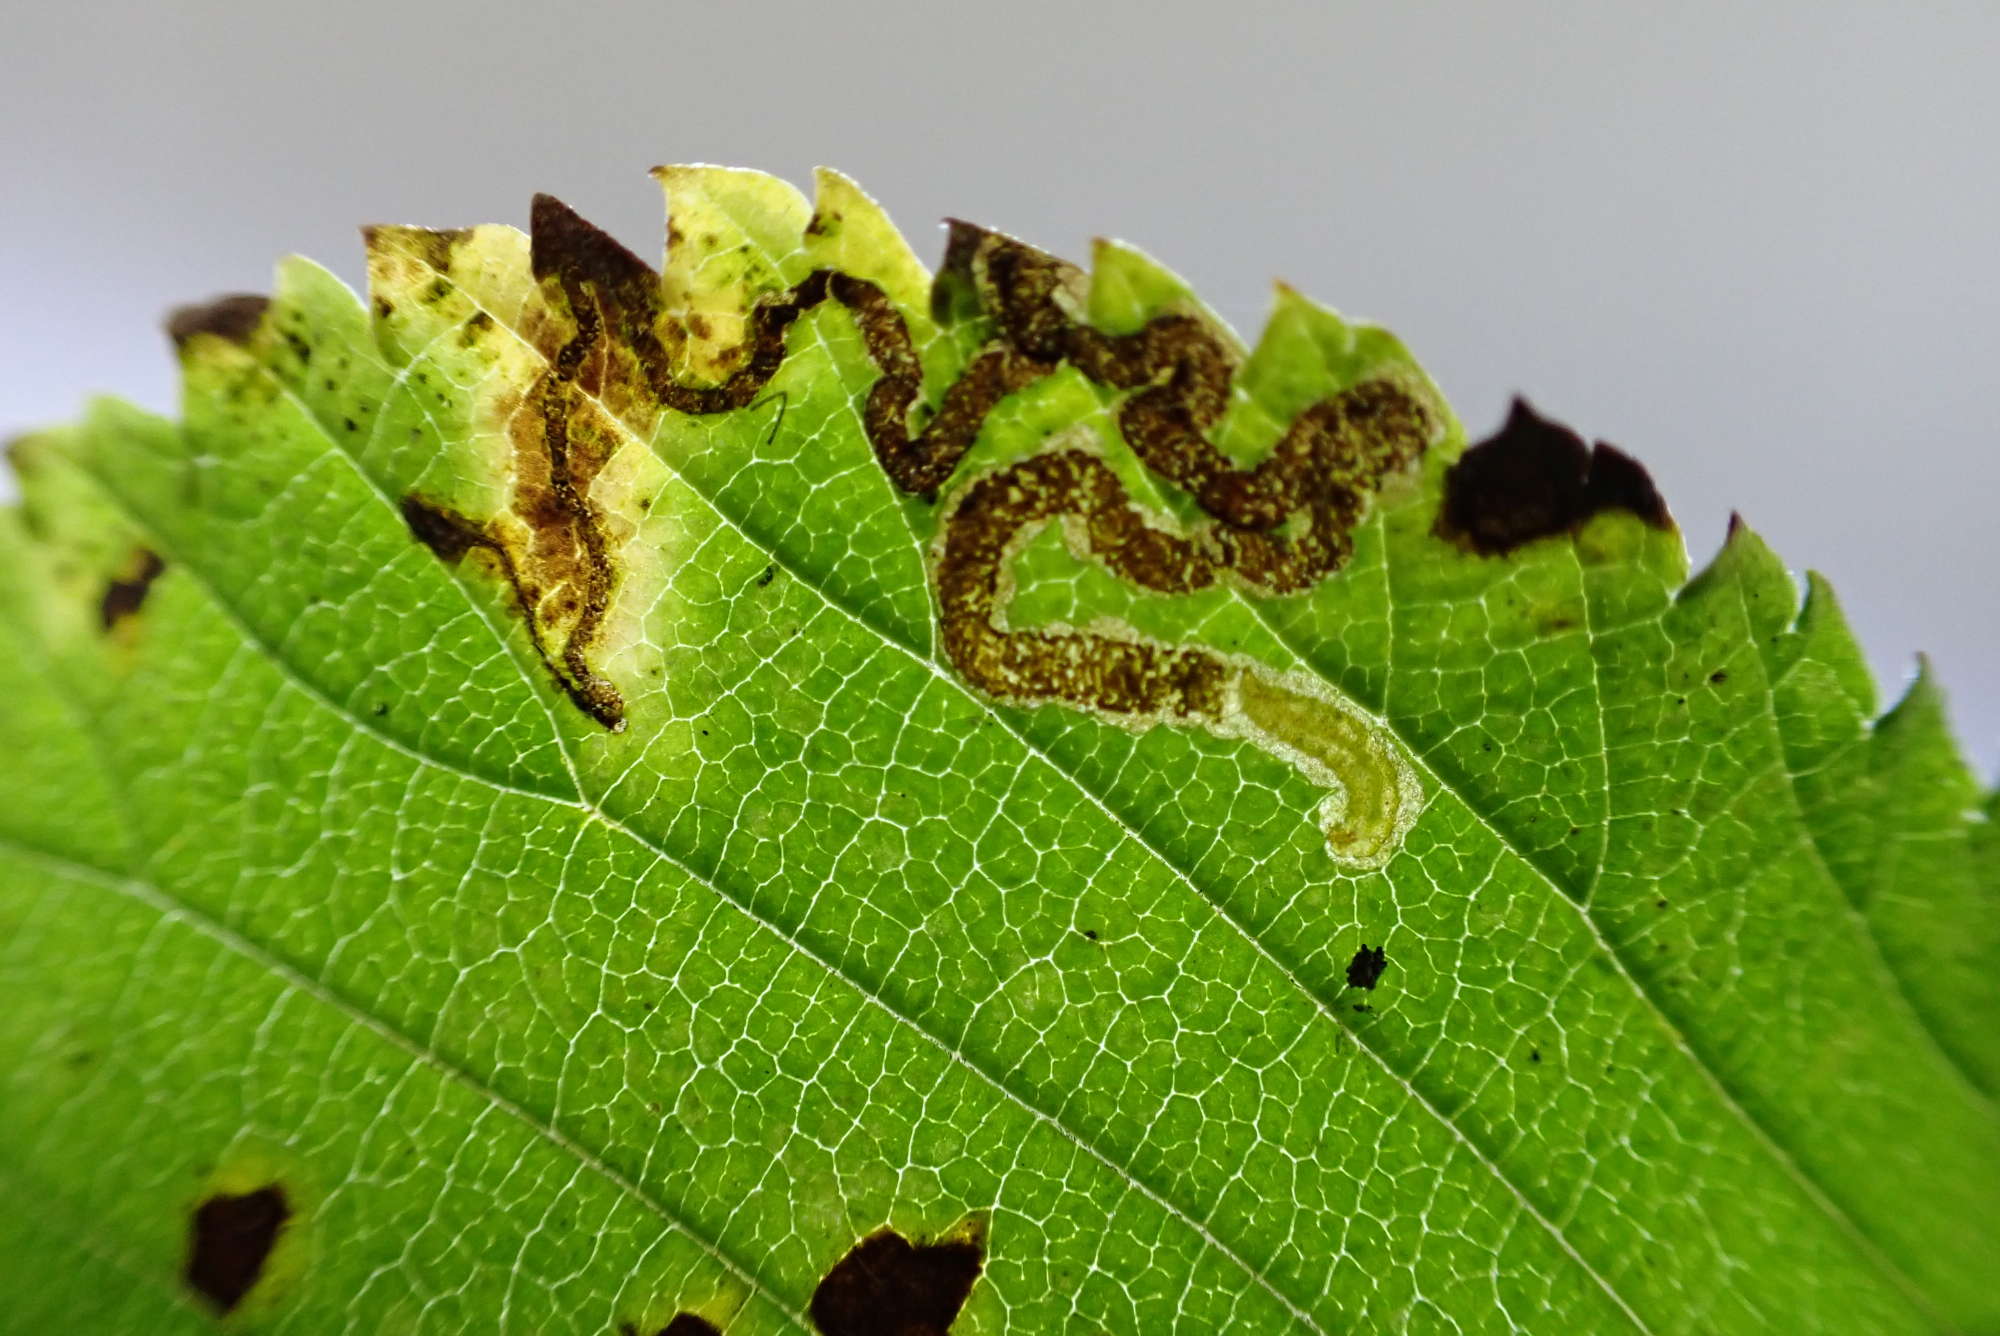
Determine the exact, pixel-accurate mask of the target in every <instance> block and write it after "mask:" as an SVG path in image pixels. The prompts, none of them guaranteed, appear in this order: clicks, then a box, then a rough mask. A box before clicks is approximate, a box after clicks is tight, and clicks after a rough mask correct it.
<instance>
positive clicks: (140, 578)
mask: <svg viewBox="0 0 2000 1336" xmlns="http://www.w3.org/2000/svg"><path fill="white" fill-rule="evenodd" d="M166 569H167V563H166V562H164V561H162V560H160V554H159V553H157V552H155V551H153V550H152V549H151V548H144V547H140V548H134V549H133V550H132V555H131V556H130V557H129V558H127V560H126V562H125V568H124V570H123V571H121V572H120V573H119V574H118V575H116V576H113V577H112V579H111V582H110V583H109V584H107V585H105V586H104V597H103V598H101V599H99V600H98V603H97V616H98V620H99V621H101V622H102V623H103V624H104V629H105V630H107V631H109V630H110V629H111V628H112V627H114V626H117V625H118V624H119V623H120V622H123V621H124V620H125V619H126V618H128V617H134V616H137V615H138V612H139V609H140V608H142V607H144V606H145V603H146V595H147V594H148V593H150V592H152V588H153V581H155V580H157V579H159V578H160V575H161V574H162V572H164V571H165V570H166Z"/></svg>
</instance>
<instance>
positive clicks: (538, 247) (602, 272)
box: [528, 195, 660, 292]
mask: <svg viewBox="0 0 2000 1336" xmlns="http://www.w3.org/2000/svg"><path fill="white" fill-rule="evenodd" d="M528 260H529V264H530V265H531V266H532V267H533V269H534V273H535V277H536V278H543V279H546V278H554V279H557V280H558V281H560V282H562V283H565V284H574V283H592V284H595V285H596V286H597V287H599V288H600V289H603V290H605V291H608V292H622V291H625V290H626V289H628V288H630V287H633V286H638V287H641V288H652V287H654V286H656V285H657V284H658V283H659V281H660V276H659V275H658V274H657V273H655V272H654V271H653V267H652V266H651V265H649V264H647V263H646V262H645V261H644V260H642V259H640V258H639V257H638V256H637V255H634V254H633V253H632V251H631V250H630V248H628V247H627V246H625V245H624V243H622V242H620V241H619V240H618V239H617V238H616V237H613V236H612V235H611V234H610V233H609V232H606V231H605V230H604V229H603V228H601V227H599V226H597V224H595V223H593V222H591V221H589V220H588V219H586V218H585V217H584V216H583V215H582V214H579V213H578V212H577V211H576V210H575V209H572V208H570V207H569V205H567V204H565V203H563V202H562V201H561V200H559V199H557V198H556V197H555V196H554V195H536V196H535V200H534V203H533V205H531V206H530V208H529V212H528Z"/></svg>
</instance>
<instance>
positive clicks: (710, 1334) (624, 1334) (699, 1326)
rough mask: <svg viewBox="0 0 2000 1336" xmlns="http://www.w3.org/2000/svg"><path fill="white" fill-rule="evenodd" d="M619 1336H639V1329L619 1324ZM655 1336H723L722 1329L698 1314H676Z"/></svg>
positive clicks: (626, 1323)
mask: <svg viewBox="0 0 2000 1336" xmlns="http://www.w3.org/2000/svg"><path fill="white" fill-rule="evenodd" d="M618 1336H639V1328H638V1327H637V1326H635V1325H633V1324H632V1323H630V1322H621V1323H619V1324H618ZM655 1336H722V1328H720V1327H718V1326H716V1325H715V1324H714V1323H713V1322H710V1321H709V1320H708V1319H707V1318H705V1317H702V1316H701V1315H699V1314H697V1313H675V1314H674V1316H673V1320H672V1321H671V1322H669V1323H667V1325H666V1326H664V1327H661V1328H660V1330H659V1331H658V1332H657V1333H656V1334H655Z"/></svg>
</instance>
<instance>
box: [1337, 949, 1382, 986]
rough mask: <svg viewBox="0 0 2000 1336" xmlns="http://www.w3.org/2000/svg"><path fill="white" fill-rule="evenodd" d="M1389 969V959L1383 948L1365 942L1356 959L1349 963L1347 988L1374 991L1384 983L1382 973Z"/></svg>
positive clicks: (1355, 954) (1355, 955)
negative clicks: (1376, 986) (1379, 984)
mask: <svg viewBox="0 0 2000 1336" xmlns="http://www.w3.org/2000/svg"><path fill="white" fill-rule="evenodd" d="M1388 967H1389V957H1388V955H1387V954H1385V953H1384V951H1383V950H1382V948H1381V947H1379V946H1370V945H1368V943H1366V942H1363V943H1362V944H1361V949H1360V950H1359V951H1356V952H1355V953H1354V959H1352V960H1350V961H1348V962H1347V986H1348V987H1349V988H1367V989H1370V990H1372V989H1373V988H1374V987H1375V985H1376V984H1378V983H1380V982H1381V981H1382V971H1383V970H1385V969H1387V968H1388Z"/></svg>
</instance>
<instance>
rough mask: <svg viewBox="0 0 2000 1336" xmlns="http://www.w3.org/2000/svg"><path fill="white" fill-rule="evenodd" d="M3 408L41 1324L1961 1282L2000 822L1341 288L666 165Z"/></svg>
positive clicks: (377, 249) (1014, 1307)
mask: <svg viewBox="0 0 2000 1336" xmlns="http://www.w3.org/2000/svg"><path fill="white" fill-rule="evenodd" d="M660 179H661V181H662V183H663V185H664V187H665V189H666V191H667V194H668V212H669V218H670V221H671V224H672V226H671V228H670V231H669V236H670V246H669V249H668V253H667V266H666V269H665V270H664V272H663V273H655V272H654V271H652V270H650V269H648V268H647V267H646V266H644V265H643V264H641V263H640V262H639V261H637V260H636V259H634V258H633V257H632V256H630V255H629V254H628V253H626V252H625V251H623V249H622V248H620V247H619V246H618V245H617V244H616V243H615V242H612V241H610V240H609V239H608V238H606V237H604V236H603V235H602V234H600V233H598V232H597V231H596V230H595V229H593V228H592V227H590V225H589V224H587V223H585V222H583V221H582V220H581V219H579V218H577V217H576V216H575V215H573V214H571V213H570V212H569V211H568V210H566V209H564V208H563V207H562V206H561V205H559V204H557V203H555V202H554V201H552V200H546V199H544V200H540V201H538V202H537V204H536V208H535V216H534V228H533V229H532V235H531V236H524V235H522V234H520V233H518V232H515V231H513V230H512V229H509V228H504V227H480V228H474V229H471V230H468V231H460V232H430V231H424V230H421V229H416V228H403V227H384V228H376V229H372V230H371V231H370V232H369V234H368V244H369V260H370V274H371V291H370V303H369V305H366V306H364V305H363V303H361V302H360V301H358V300H357V299H356V298H355V297H354V296H352V295H351V294H350V293H348V292H347V291H346V290H345V289H344V288H343V287H342V286H341V285H340V284H339V283H338V282H336V281H335V280H334V279H333V278H331V277H330V276H329V275H327V274H326V273H325V272H324V271H322V270H320V269H318V268H315V267H314V266H312V265H311V264H308V263H306V262H305V261H301V260H291V261H287V262H286V263H285V264H284V265H282V266H281V267H280V269H279V272H278V278H277V286H276V291H275V294H274V296H273V297H272V299H271V300H270V302H269V304H268V306H266V305H265V304H263V303H262V302H259V301H253V300H245V299H235V300H232V301H227V302H223V303H219V304H217V305H215V306H211V307H207V308H201V309H197V310H192V311H189V312H184V313H182V315H181V316H180V317H179V318H177V320H176V322H175V327H174V329H175V335H176V341H177V344H178V347H179V355H180V358H181V361H182V364H183V367H184V370H185V377H186V392H185V409H184V412H183V415H182V419H181V421H179V422H177V423H176V422H168V421H162V420H160V419H157V418H154V417H151V416H148V415H146V414H144V413H141V412H139V411H137V410H135V409H132V408H129V407H126V406H123V405H121V404H118V403H113V402H106V403H99V404H97V405H95V406H93V407H92V408H91V409H90V411H89V412H88V413H87V414H86V415H85V417H84V418H83V420H82V421H81V422H80V423H79V424H78V425H76V426H73V427H68V428H64V429H60V430H55V431H51V432H48V433H46V434H43V435H40V436H37V437H34V438H32V439H29V440H26V441H22V442H19V443H17V444H16V446H15V447H14V450H13V459H14V462H15V466H16V470H17V472H18V474H19V476H20V480H21V501H20V503H19V505H18V506H16V507H15V508H13V509H10V510H8V511H6V512H4V515H0V548H4V553H0V628H4V630H0V634H4V636H5V637H6V642H7V643H6V652H5V653H4V654H0V697H4V699H5V700H6V702H7V706H6V709H5V710H4V712H0V742H4V745H5V746H6V748H7V751H8V754H9V756H10V758H11V760H10V764H9V766H8V767H7V771H6V780H5V792H4V798H5V801H4V802H0V988H4V996H5V999H6V1005H5V1006H4V1008H0V1204H4V1206H5V1209H4V1210H0V1221H4V1223H0V1294H4V1295H5V1296H6V1299H7V1304H8V1316H9V1320H10V1322H18V1323H20V1324H21V1329H23V1330H29V1329H34V1330H40V1329H53V1328H64V1329H67V1328H82V1327H92V1328H108V1327H113V1326H124V1327H130V1328H133V1329H141V1328H143V1329H146V1330H176V1329H186V1330H191V1331H198V1330H207V1329H210V1328H211V1327H212V1325H213V1322H212V1320H213V1318H214V1317H215V1316H216V1315H217V1314H226V1318H227V1325H229V1326H232V1327H237V1328H241V1329H245V1330H265V1329H272V1330H280V1329H281V1330H287V1331H295V1332H319V1331H326V1330H332V1329H347V1330H355V1331H368V1332H377V1331H400V1330H418V1329H422V1330H436V1331H460V1330H477V1329H486V1330H501V1329H507V1330H520V1331H537V1332H540V1331H566V1330H574V1331H581V1332H612V1331H617V1330H630V1331H634V1332H649V1333H650V1332H655V1331H661V1330H665V1331H667V1332H669V1333H671V1334H672V1336H698V1333H701V1332H708V1331H721V1332H724V1333H727V1336H754V1333H759V1332H767V1331H770V1332H775V1331H786V1330H791V1331H807V1332H813V1331H817V1332H822V1333H826V1334H827V1336H849V1334H850V1333H861V1332H871V1331H873V1332H890V1331H900V1332H903V1333H919V1332H932V1333H934V1332H940V1331H942V1330H944V1329H945V1328H946V1327H947V1326H949V1328H950V1330H952V1331H953V1332H955V1333H971V1332H998V1331H1001V1330H1012V1331H1021V1332H1055V1331H1079V1332H1081V1331H1092V1332H1095V1331H1104V1332H1144V1333H1157V1332H1166V1331H1186V1332H1201V1333H1208V1332H1216V1331H1225V1330H1227V1331H1244V1332H1258V1333H1264V1332H1273V1331H1298V1332H1336V1331H1340V1332H1345V1331H1387V1330H1401V1329H1411V1330H1422V1331H1432V1330H1458V1331H1489V1330H1490V1331H1504V1330H1534V1331H1589V1332H1599V1331H1604V1332H1611V1331H1621V1330H1636V1331H1644V1332H1662V1333H1664V1332H1736V1331H1763V1330H1770V1329H1785V1330H1800V1331H1816V1332H1840V1331H1851V1332H1866V1333H1875V1332H1892V1331H1925V1330H1934V1331H1981V1330H1985V1331H1991V1330H2000V1298H1996V1295H1997V1294H2000V1291H1996V1290H1995V1288H1994V1287H1993V1286H1992V1284H1991V1277H1992V1276H1993V1275H1994V1274H1996V1269H1997V1268H2000V1247H1996V1244H1995V1241H1994V1235H1993V1231H1992V1228H1991V1225H1992V1221H1993V1220H1994V1219H1995V1218H1996V1213H2000V1119H1996V1106H1995V1099H1994V1097H1995V1091H1996V1088H2000V1026H1996V1025H1995V1024H1994V1022H1995V1020H1996V1015H1997V1014H2000V1008H1996V1001H2000V998H1996V988H2000V984H1996V979H2000V898H1996V892H2000V843H1996V840H1995V837H1994V835H1993V833H1992V832H1993V830H1994V829H1995V826H1994V818H1995V816H1996V815H2000V813H1996V811H1995V806H1994V802H1995V800H1994V799H1993V798H1992V797H1991V796H1990V795H1983V794H1982V793H1981V792H1980V790H1979V788H1978V786H1977V784H1976V783H1975V782H1974V780H1973V779H1972V778H1971V777H1970V775H1969V774H1968V773H1967V771H1966V769H1965V767H1964V765H1963V764H1962V762H1961V761H1960V760H1959V758H1958V756H1957V754H1956V752H1955V751H1954V749H1953V745H1952V742H1951V739H1950V736H1949V734H1948V732H1947V730H1946V726H1945V723H1944V712H1943V706H1942V703H1941V699H1940V696H1939V692H1938V689H1937V687H1936V685H1935V683H1933V682H1932V681H1931V680H1930V678H1929V676H1928V675H1925V676H1923V677H1921V678H1920V679H1919V680H1918V682H1917V684H1916V685H1915V686H1914V687H1913V688H1912V689H1911V690H1910V692H1909V693H1908V695H1907V696H1905V698H1904V699H1903V700H1902V702H1901V703H1899V704H1898V705H1896V706H1895V707H1894V708H1893V709H1892V710H1891V711H1890V712H1889V713H1888V714H1887V715H1885V716H1883V717H1882V718H1881V719H1880V720H1879V721H1877V720H1876V719H1875V717H1874V716H1875V713H1876V703H1875V700H1874V697H1873V691H1872V688H1871V685H1870V683H1869V680H1868V676H1867V673H1866V671H1865V669H1864V667H1863V665H1862V659H1861V656H1860V654H1859V652H1858V650H1857V649H1856V647H1855V644H1854V642H1853V640H1852V638H1851V637H1850V635H1849V634H1848V631H1847V629H1846V627H1845V625H1844V624H1843V622H1842V621H1841V618H1840V613H1839V610H1838V608H1837V606H1836V605H1835V602H1834V599H1833V595H1832V593H1831V591H1830V590H1829V589H1828V588H1827V587H1826V586H1825V585H1824V584H1823V583H1821V582H1819V581H1817V580H1814V581H1812V582H1811V584H1810V588H1809V593H1808V594H1807V596H1806V597H1805V600H1804V603H1803V606H1801V603H1800V597H1799V593H1798V590H1797V588H1796V587H1795V586H1794V584H1793V582H1792V580H1791V579H1790V577H1789V576H1788V575H1787V573H1786V572H1785V570H1784V568H1783V566H1782V565H1781V564H1780V562H1779V561H1778V559H1777V558H1776V557H1775V556H1774V555H1773V554H1772V553H1771V552H1770V551H1768V550H1767V549H1766V548H1765V546H1764V545H1763V544H1762V543H1761V542H1760V541H1759V540H1758V539H1757V538H1756V537H1755V536H1754V534H1752V533H1751V532H1750V531H1749V530H1748V529H1747V528H1745V527H1742V526H1741V525H1740V524H1739V525H1737V526H1735V527H1734V528H1733V530H1732V533H1731V536H1730V538H1729V541H1728V542H1727V544H1726V545H1725V546H1724V548H1723V550H1722V552H1721V553H1720V554H1719V555H1718V556H1717V557H1716V558H1715V560H1714V561H1713V562H1712V563H1711V564H1710V565H1709V566H1708V567H1707V569H1705V570H1703V571H1702V572H1701V573H1699V574H1698V575H1695V576H1694V577H1693V578H1692V579H1690V578H1689V572H1688V568H1687V559H1686V555H1685V552H1684V549H1683V546H1682V543H1681V539H1680V536H1679V534H1678V533H1677V531H1676V530H1675V529H1674V527H1673V524H1672V521H1671V520H1670V519H1669V518H1668V517H1667V514H1666V510H1665V508H1664V506H1663V505H1661V504H1660V502H1659V498H1658V497H1657V495H1656V494H1654V493H1653V492H1652V489H1651V484H1650V483H1649V482H1648V481H1647V480H1646V478H1645V474H1644V472H1643V470H1641V469H1640V468H1639V467H1638V466H1637V465H1636V464H1633V463H1632V462H1631V461H1630V460H1629V459H1628V458H1626V457H1625V456H1623V455H1621V454H1619V453H1618V452H1616V451H1613V450H1610V449H1609V448H1608V447H1602V446H1600V447H1598V448H1597V449H1596V450H1595V451H1594V452H1593V451H1590V450H1587V449H1586V448H1585V446H1584V444H1583V443H1582V442H1581V441H1580V440H1578V439H1577V438H1575V437H1574V436H1571V435H1570V434H1568V433H1567V432H1566V431H1565V430H1564V429H1562V428H1559V427H1556V426H1554V425H1553V424H1551V423H1548V422H1546V421H1544V420H1542V419H1540V418H1538V417H1536V416H1535V415H1534V414H1533V413H1532V412H1531V411H1529V410H1527V409H1526V408H1525V407H1522V408H1520V409H1518V410H1517V412H1516V415H1515V417H1514V419H1513V420H1512V421H1511V422H1510V423H1509V424H1508V426H1507V427H1506V428H1505V429H1504V430H1503V431H1502V432H1501V433H1500V434H1499V435H1498V436H1497V437H1495V438H1494V439H1493V440H1492V441H1491V442H1488V443H1486V444H1483V445H1481V446H1478V447H1475V448H1472V449H1470V450H1468V448H1467V446H1466V444H1465V441H1464V438H1463V435H1462V433H1461V431H1460V429H1459V427H1458V425H1457V423H1456V422H1455V420H1454V419H1453V418H1452V417H1451V415H1450V412H1449V410H1448V409H1447V408H1446V407H1445V406H1444V402H1443V400H1442V399H1441V397H1439V395H1438V393H1437V392H1436V390H1435V389H1434V388H1433V387H1432V386H1431V384H1430V382H1429V380H1428V379H1427V378H1426V377H1425V376H1424V374H1423V372H1422V371H1421V369H1420V368H1419V367H1418V366H1417V364H1416V363H1415V362H1414V361H1413V360H1412V359H1411V358H1410V356H1409V354H1408V353H1407V352H1406V351H1405V349H1404V348H1403V346H1402V345H1401V344H1400V343H1399V342H1398V341H1397V340H1396V339H1395V338H1394V337H1392V336H1391V335H1389V334H1387V333H1385V332H1384V331H1382V330H1380V329H1377V328H1374V327H1371V326H1366V325H1359V324H1354V323H1352V322H1349V321H1346V320H1343V319H1342V318H1340V317H1339V316H1336V315H1334V314H1332V313H1331V312H1329V311H1327V310H1326V309H1324V308H1323V307H1320V306H1317V305H1315V304H1313V303H1312V302H1310V301H1308V300H1307V299H1305V298H1304V297H1302V296H1300V295H1299V294H1297V293H1295V292H1292V291H1290V290H1286V289H1281V290H1280V291H1279V293H1278V295H1277V298H1276V302H1275V306H1274V308H1273V312H1272V315H1271V319H1270V323H1269V324H1268V326H1267V327H1266V329H1265V331H1264V333H1263V335H1262V336H1261V338H1260V339H1259V340H1258V342H1257V344H1256V346H1255V347H1254V348H1251V349H1248V350H1244V349H1243V348H1241V347H1240V346H1239V345H1238V344H1237V343H1236V341H1235V339H1234V336H1233V335H1231V334H1230V333H1229V332H1228V331H1227V330H1226V329H1225V328H1224V327H1223V326H1222V325H1221V323H1220V322H1219V321H1218V320H1217V319H1216V318H1215V317H1214V315H1213V314H1212V313H1211V312H1209V311H1208V310H1206V309H1205V308H1204V307H1202V306H1201V305H1200V304H1199V303H1198V302H1197V301H1196V300H1195V299H1194V297H1193V296H1192V295H1191V294H1190V293H1189V292H1188V290H1187V288H1186V286H1185V285H1184V284H1183V283H1181V281H1180V280H1179V279H1177V278H1175V277H1174V276H1173V275H1172V274H1170V273H1168V272H1166V271H1165V270H1163V269H1161V268H1160V267H1159V266H1158V265H1157V264H1155V263H1154V262H1153V261H1151V260H1150V259H1148V258H1147V257H1146V256H1144V255H1142V254H1140V253H1139V252H1137V251H1136V250H1133V249H1131V248H1129V247H1126V246H1123V245H1119V244H1116V243H1102V244H1101V245H1100V246H1099V248H1098V250H1097V254H1096V258H1095V263H1094V270H1093V273H1092V274H1090V275H1088V276H1086V275H1085V274H1083V273H1081V272H1079V271H1076V270H1073V269H1071V268H1069V267H1068V266H1065V265H1062V264H1060V263H1059V262H1056V261H1054V260H1052V259H1050V258H1049V257H1046V256H1043V255H1041V254H1040V253H1039V252H1036V251H1033V250H1031V249H1029V248H1027V247H1024V246H1022V245H1021V244H1020V243H1016V242H1012V241H1010V240H1008V239H1006V238H1003V237H999V236H997V235H996V234H991V233H986V232H982V231H980V230H979V229H976V228H971V227H967V226H964V225H954V227H953V230H952V234H951V243H950V246H949V249H948V252H947V255H946V259H945V263H944V265H943V267H942V268H941V270H940V273H939V276H938V278H937V279H936V281H935V283H933V281H932V279H931V277H930V275H928V274H927V273H926V272H925V271H924V269H923V267H922V266H921V264H920V263H919V262H918V261H917V260H916V259H915V258H914V256H913V255H912V253H911V251H910V249H909V247H908V246H907V245H906V243H905V242H904V241H903V240H902V238H901V237H900V235H899V234H898V233H897V232H896V231H895V229H894V228H893V227H891V226H890V225H889V223H888V221H887V220H886V218H885V217H884V216H883V214H882V213H881V211H880V210H879V209H878V208H877V207H876V205H875V204H874V203H873V202H872V201H871V200H869V199H868V198H867V197H866V196H865V195H864V194H862V193H861V192H860V191H859V190H858V189H857V188H856V187H855V186H854V185H853V184H852V183H851V182H849V181H847V180H846V179H845V178H842V177H839V176H837V175H834V174H832V173H825V174H822V176H821V178H820V181H819V194H818V200H817V203H816V204H808V203H806V202H805V201H804V200H803V199H801V198H800V197H799V196H798V195H797V194H796V193H795V192H793V191H792V190H791V188H790V187H788V186H785V185H783V184H782V183H780V182H777V181H774V180H772V179H771V178H768V177H764V176H761V175H758V174H755V173H750V172H740V171H725V170H722V169H715V168H674V169H663V170H662V171H661V172H660Z"/></svg>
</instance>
